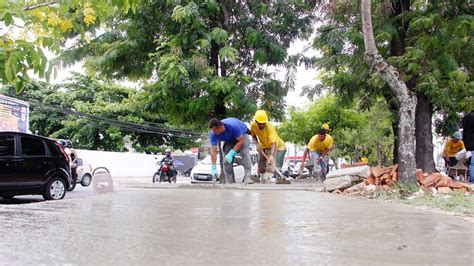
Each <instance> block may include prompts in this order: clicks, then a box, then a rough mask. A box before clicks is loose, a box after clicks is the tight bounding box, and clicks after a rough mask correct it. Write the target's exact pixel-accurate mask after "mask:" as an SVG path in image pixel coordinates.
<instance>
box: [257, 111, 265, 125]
mask: <svg viewBox="0 0 474 266" xmlns="http://www.w3.org/2000/svg"><path fill="white" fill-rule="evenodd" d="M255 121H257V123H260V124H263V123H267V122H268V116H267V113H266V112H265V111H264V110H258V111H257V112H256V113H255Z"/></svg>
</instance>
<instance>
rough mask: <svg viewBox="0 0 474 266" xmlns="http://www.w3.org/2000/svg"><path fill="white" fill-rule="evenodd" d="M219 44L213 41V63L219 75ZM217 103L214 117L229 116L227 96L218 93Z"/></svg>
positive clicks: (222, 117)
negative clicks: (226, 102) (226, 104)
mask: <svg viewBox="0 0 474 266" xmlns="http://www.w3.org/2000/svg"><path fill="white" fill-rule="evenodd" d="M219 49H220V47H219V45H218V44H217V43H216V42H214V41H213V42H212V43H211V65H212V66H213V68H214V69H215V71H216V75H218V76H219ZM216 98H217V99H216V104H215V106H214V114H213V117H216V118H219V119H224V118H226V117H227V109H226V108H225V100H224V99H225V96H224V95H223V94H222V93H219V94H218V95H216Z"/></svg>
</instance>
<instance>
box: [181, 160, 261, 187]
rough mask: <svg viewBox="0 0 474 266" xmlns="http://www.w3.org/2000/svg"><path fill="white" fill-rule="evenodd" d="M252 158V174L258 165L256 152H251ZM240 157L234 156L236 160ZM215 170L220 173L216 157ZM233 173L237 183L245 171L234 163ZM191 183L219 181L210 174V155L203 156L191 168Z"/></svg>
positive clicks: (255, 172)
mask: <svg viewBox="0 0 474 266" xmlns="http://www.w3.org/2000/svg"><path fill="white" fill-rule="evenodd" d="M250 156H251V159H252V165H253V166H252V172H251V174H252V176H254V175H257V173H258V169H257V168H258V165H257V154H256V153H251V155H250ZM239 160H240V158H236V161H239ZM217 172H218V175H220V173H221V167H220V163H219V158H218V159H217ZM234 175H235V180H236V182H237V183H239V182H241V181H242V180H243V179H244V175H245V171H244V167H243V166H242V165H240V164H238V163H234ZM189 177H190V179H191V183H208V182H215V181H219V179H218V178H217V179H216V178H213V177H212V175H211V156H208V157H206V158H204V160H202V161H201V162H200V163H198V164H196V165H195V166H194V168H193V169H192V170H191V174H190V176H189Z"/></svg>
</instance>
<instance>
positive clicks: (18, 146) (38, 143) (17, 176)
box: [0, 132, 72, 200]
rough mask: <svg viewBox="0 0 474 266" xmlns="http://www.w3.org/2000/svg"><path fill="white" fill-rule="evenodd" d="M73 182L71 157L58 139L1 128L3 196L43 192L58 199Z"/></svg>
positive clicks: (48, 197)
mask: <svg viewBox="0 0 474 266" xmlns="http://www.w3.org/2000/svg"><path fill="white" fill-rule="evenodd" d="M71 186H72V178H71V170H70V166H69V158H68V157H67V155H66V153H65V151H64V149H63V148H62V147H61V146H60V145H59V144H58V143H57V142H56V141H55V140H52V139H49V138H45V137H40V136H36V135H31V134H25V133H18V132H0V197H2V198H13V197H14V196H17V195H28V194H40V195H43V197H44V199H45V200H58V199H63V198H64V196H65V195H66V190H67V189H69V188H70V187H71Z"/></svg>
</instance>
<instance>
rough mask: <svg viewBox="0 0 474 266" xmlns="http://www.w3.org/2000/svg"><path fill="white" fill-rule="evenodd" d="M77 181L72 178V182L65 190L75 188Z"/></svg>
mask: <svg viewBox="0 0 474 266" xmlns="http://www.w3.org/2000/svg"><path fill="white" fill-rule="evenodd" d="M76 183H77V180H76V179H75V178H73V179H72V184H71V186H70V187H69V188H68V189H67V191H73V190H74V189H76V185H77V184H76Z"/></svg>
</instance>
